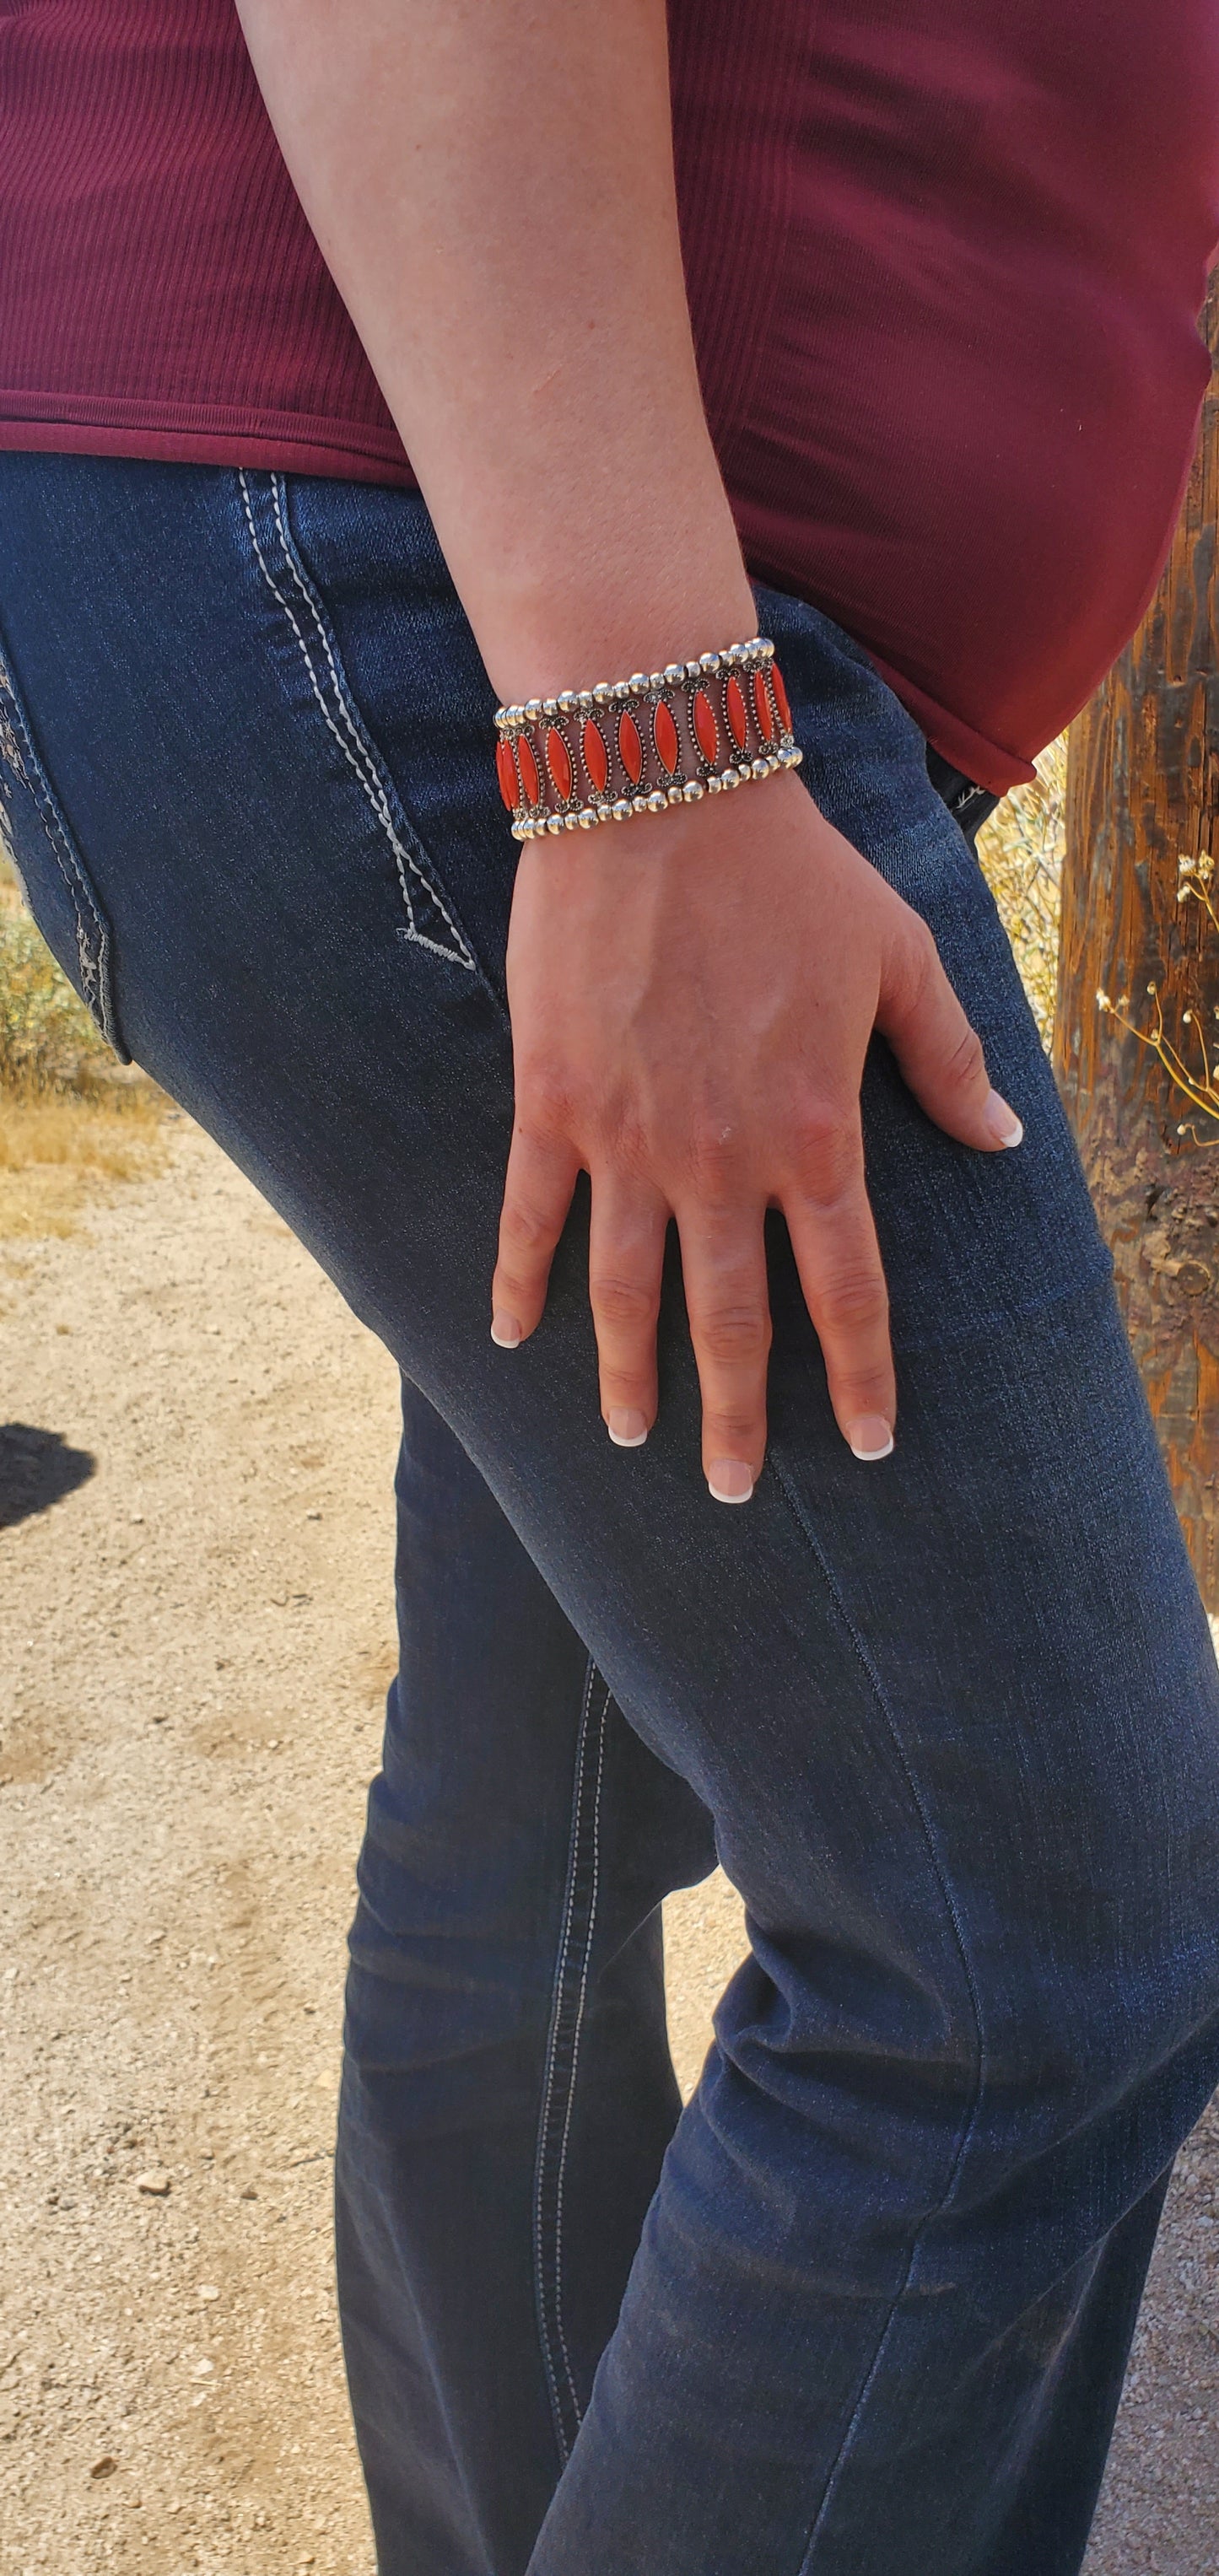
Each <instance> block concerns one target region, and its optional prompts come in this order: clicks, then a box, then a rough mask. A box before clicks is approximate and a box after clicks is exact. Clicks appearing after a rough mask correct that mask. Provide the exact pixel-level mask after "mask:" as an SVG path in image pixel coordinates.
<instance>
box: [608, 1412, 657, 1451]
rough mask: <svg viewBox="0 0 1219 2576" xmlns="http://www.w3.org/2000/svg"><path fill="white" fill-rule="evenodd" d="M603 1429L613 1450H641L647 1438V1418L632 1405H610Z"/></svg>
mask: <svg viewBox="0 0 1219 2576" xmlns="http://www.w3.org/2000/svg"><path fill="white" fill-rule="evenodd" d="M605 1428H606V1430H607V1431H608V1433H609V1436H610V1438H611V1440H612V1441H613V1444H614V1447H615V1449H642V1447H643V1444H644V1441H645V1440H646V1439H647V1436H648V1425H647V1416H646V1414H643V1413H640V1411H639V1409H638V1407H637V1406H636V1405H634V1404H611V1406H610V1409H609V1412H608V1413H607V1415H606V1417H605Z"/></svg>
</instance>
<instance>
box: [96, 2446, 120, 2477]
mask: <svg viewBox="0 0 1219 2576" xmlns="http://www.w3.org/2000/svg"><path fill="white" fill-rule="evenodd" d="M117 2467H118V2461H117V2460H116V2459H113V2458H112V2457H111V2454H110V2452H109V2451H107V2453H106V2456H105V2458H104V2459H102V2460H95V2461H94V2463H93V2466H92V2468H91V2469H90V2471H89V2475H90V2477H91V2478H112V2477H113V2476H114V2472H115V2470H116V2469H117Z"/></svg>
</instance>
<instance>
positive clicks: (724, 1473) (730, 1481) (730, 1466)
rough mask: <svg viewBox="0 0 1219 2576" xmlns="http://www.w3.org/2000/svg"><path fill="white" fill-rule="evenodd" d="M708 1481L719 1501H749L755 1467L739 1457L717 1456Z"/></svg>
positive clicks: (708, 1475)
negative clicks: (747, 1464)
mask: <svg viewBox="0 0 1219 2576" xmlns="http://www.w3.org/2000/svg"><path fill="white" fill-rule="evenodd" d="M707 1482H708V1484H709V1486H710V1487H711V1491H712V1493H713V1495H714V1497H715V1500H716V1502H717V1503H747V1502H748V1500H749V1497H750V1495H751V1493H752V1492H753V1469H752V1468H751V1467H746V1466H745V1465H744V1464H743V1462H742V1460H741V1459H739V1458H716V1459H715V1460H713V1462H712V1464H711V1466H710V1467H709V1468H708V1470H707Z"/></svg>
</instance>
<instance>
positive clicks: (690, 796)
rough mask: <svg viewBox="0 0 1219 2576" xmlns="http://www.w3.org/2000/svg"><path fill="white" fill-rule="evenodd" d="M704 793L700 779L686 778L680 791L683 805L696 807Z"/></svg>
mask: <svg viewBox="0 0 1219 2576" xmlns="http://www.w3.org/2000/svg"><path fill="white" fill-rule="evenodd" d="M704 792H705V791H704V788H703V782H702V780H701V778H688V779H687V780H686V784H685V786H684V787H683V789H682V791H681V795H682V803H683V805H697V803H698V800H699V797H700V796H702V795H703V794H704Z"/></svg>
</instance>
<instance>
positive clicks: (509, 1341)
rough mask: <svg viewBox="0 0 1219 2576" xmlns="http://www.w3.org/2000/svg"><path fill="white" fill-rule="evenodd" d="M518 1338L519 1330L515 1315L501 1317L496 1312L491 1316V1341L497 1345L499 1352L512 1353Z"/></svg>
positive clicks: (519, 1336) (519, 1335)
mask: <svg viewBox="0 0 1219 2576" xmlns="http://www.w3.org/2000/svg"><path fill="white" fill-rule="evenodd" d="M520 1338H521V1328H520V1325H519V1324H518V1322H517V1320H516V1317H515V1315H502V1314H500V1313H499V1312H498V1311H497V1312H496V1313H495V1314H494V1315H493V1316H492V1318H491V1339H492V1341H493V1342H498V1343H499V1346H500V1349H501V1351H514V1350H515V1349H516V1346H517V1343H518V1342H519V1340H520Z"/></svg>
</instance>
